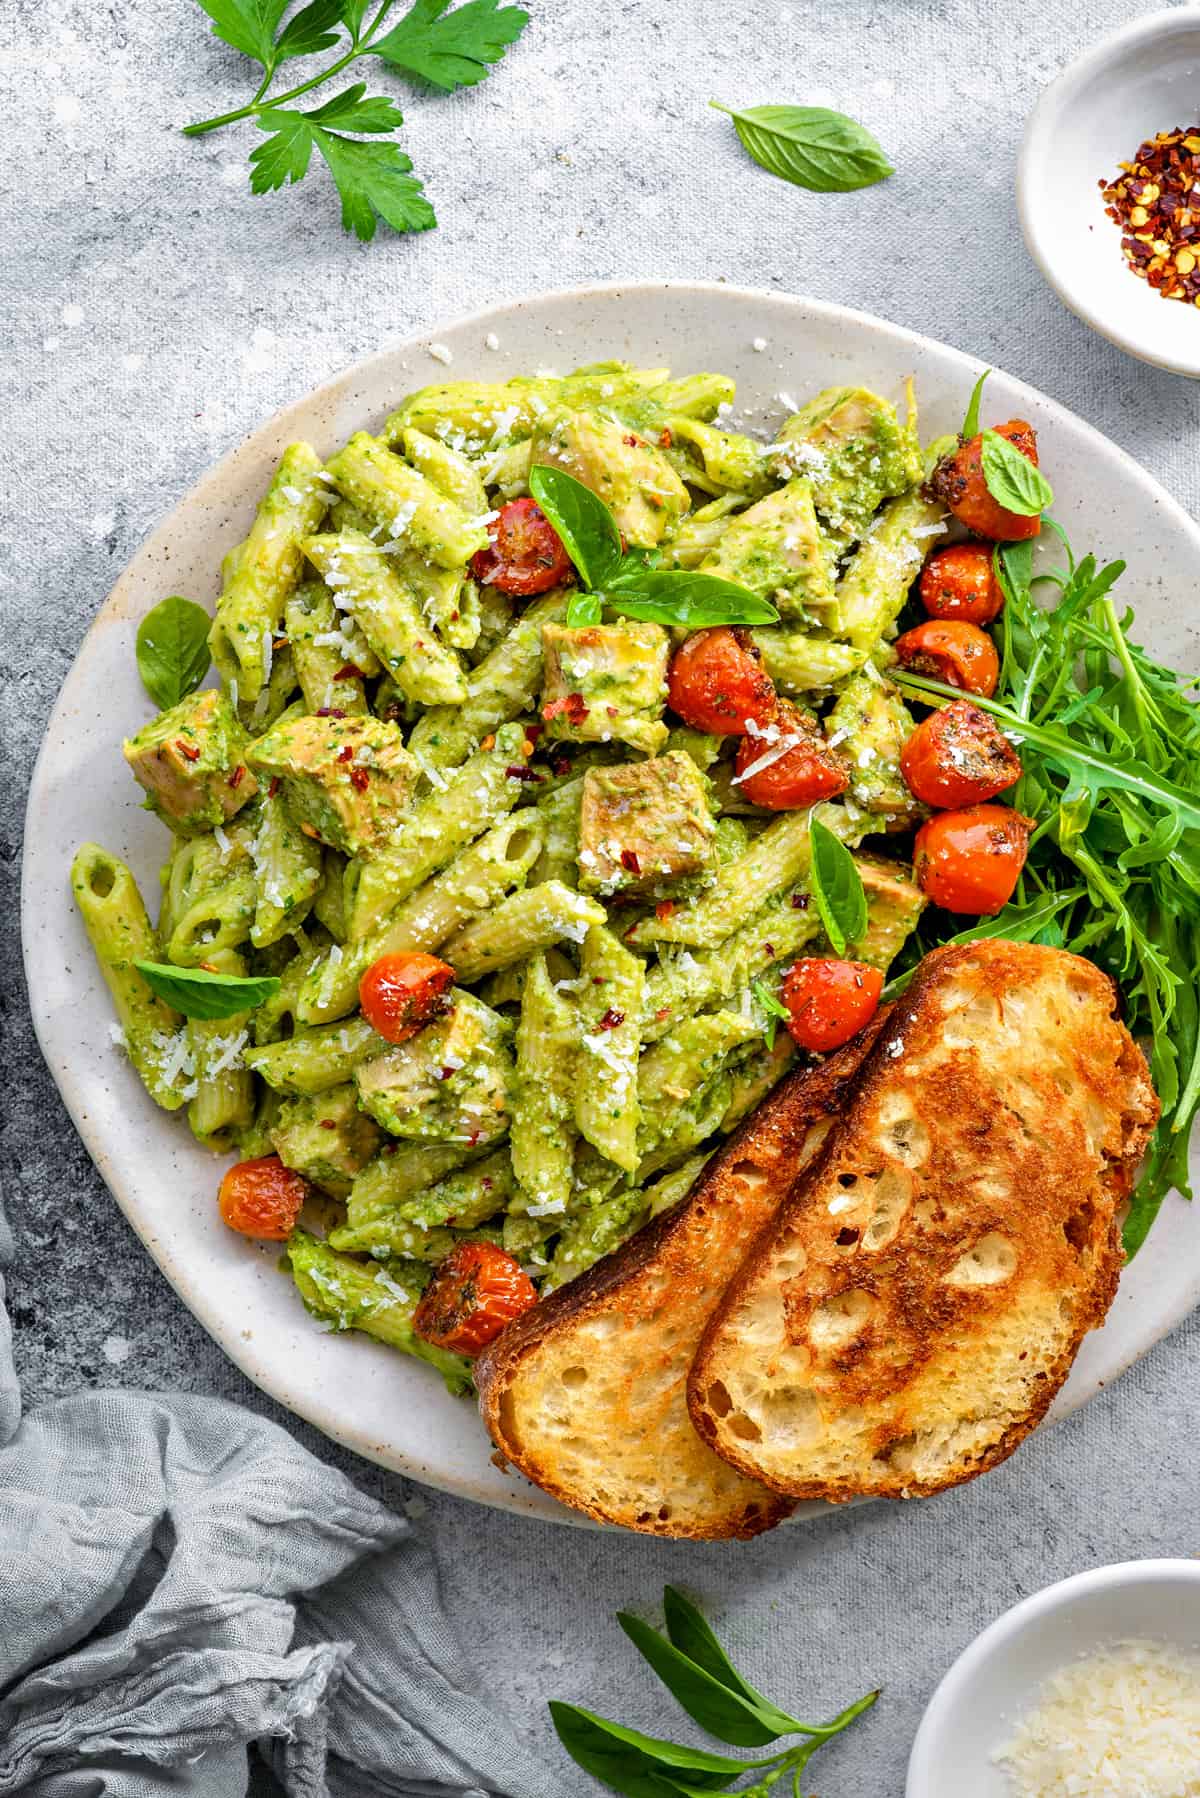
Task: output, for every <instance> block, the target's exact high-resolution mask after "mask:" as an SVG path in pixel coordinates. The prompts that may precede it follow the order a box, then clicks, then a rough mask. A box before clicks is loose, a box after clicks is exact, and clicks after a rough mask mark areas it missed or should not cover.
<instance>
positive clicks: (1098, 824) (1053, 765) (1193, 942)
mask: <svg viewBox="0 0 1200 1798" xmlns="http://www.w3.org/2000/svg"><path fill="white" fill-rule="evenodd" d="M1044 522H1045V523H1046V525H1047V526H1048V527H1049V529H1050V530H1051V531H1053V532H1054V533H1055V534H1056V535H1058V536H1059V537H1060V539H1061V540H1062V543H1063V545H1064V549H1065V554H1066V567H1065V568H1058V569H1055V570H1053V571H1051V572H1048V573H1045V574H1041V575H1035V574H1034V573H1033V548H1032V544H1031V543H1030V542H1029V541H1026V542H1023V543H1010V544H1002V545H999V546H998V547H997V549H996V552H995V569H996V575H997V578H998V580H999V581H1000V584H1001V586H1002V588H1003V591H1004V595H1005V602H1006V603H1005V607H1004V611H1003V612H1002V613H1001V616H1000V619H999V624H998V633H997V634H998V637H999V647H1000V649H1001V652H1002V665H1001V675H1000V683H999V686H998V688H997V691H996V694H995V696H994V698H992V699H984V698H981V697H980V696H978V695H973V696H972V703H973V704H975V705H978V706H980V707H981V708H982V709H983V710H985V711H987V712H989V713H990V714H991V715H992V717H993V718H995V720H996V722H997V723H998V724H999V725H1000V727H1001V728H1002V729H1003V730H1004V731H1005V732H1006V733H1007V734H1008V735H1009V736H1010V737H1011V738H1012V739H1013V740H1014V741H1015V742H1016V743H1017V745H1018V748H1019V750H1020V754H1021V761H1022V764H1023V767H1024V772H1023V774H1022V776H1021V779H1020V781H1019V782H1018V784H1017V786H1016V787H1014V788H1013V789H1012V791H1011V792H1010V793H1006V794H1005V799H1006V800H1007V801H1009V802H1010V803H1011V804H1012V805H1013V806H1015V807H1016V809H1017V810H1018V811H1020V812H1023V813H1025V815H1026V816H1027V817H1030V818H1032V819H1034V820H1035V829H1034V832H1033V836H1032V838H1031V840H1030V853H1029V859H1028V861H1027V863H1026V867H1025V872H1024V874H1023V876H1022V879H1021V882H1020V885H1019V886H1018V888H1017V891H1016V893H1015V895H1014V897H1013V900H1012V902H1011V903H1010V904H1009V905H1007V906H1006V907H1005V908H1004V910H1003V911H1002V912H1000V913H999V914H998V915H997V916H996V917H994V918H988V919H986V920H983V921H982V922H981V923H979V924H977V925H975V926H973V927H972V928H971V929H969V930H965V931H963V932H961V933H960V934H959V935H958V936H956V937H955V938H954V939H953V940H954V941H955V942H972V941H975V940H976V939H978V938H980V937H1007V938H1009V939H1017V940H1020V941H1027V942H1039V943H1051V944H1054V945H1056V946H1058V947H1061V948H1066V949H1070V950H1074V951H1075V952H1076V953H1077V954H1080V955H1086V956H1088V957H1089V959H1090V960H1092V961H1094V962H1095V963H1096V964H1097V965H1098V966H1099V967H1101V968H1104V969H1105V970H1106V971H1107V972H1108V973H1109V974H1111V975H1112V976H1113V978H1114V979H1116V980H1117V981H1119V982H1120V984H1121V988H1122V991H1123V994H1124V999H1125V1006H1126V1021H1127V1023H1128V1024H1129V1027H1130V1029H1131V1030H1132V1031H1133V1033H1134V1035H1135V1036H1137V1037H1138V1038H1139V1039H1141V1040H1142V1041H1143V1042H1145V1044H1146V1046H1147V1050H1148V1053H1149V1057H1150V1071H1151V1074H1152V1076H1153V1079H1154V1085H1155V1088H1156V1089H1157V1092H1158V1095H1159V1098H1160V1099H1161V1100H1162V1118H1161V1120H1160V1122H1159V1125H1158V1128H1157V1130H1156V1131H1155V1133H1154V1137H1153V1139H1152V1141H1151V1145H1150V1152H1149V1154H1148V1156H1147V1158H1146V1163H1145V1167H1144V1169H1143V1173H1142V1176H1141V1179H1140V1181H1139V1183H1138V1186H1137V1189H1136V1191H1135V1193H1134V1196H1133V1202H1132V1204H1131V1207H1130V1210H1129V1215H1128V1218H1127V1220H1126V1223H1125V1249H1126V1253H1127V1254H1129V1255H1132V1254H1133V1253H1134V1252H1135V1251H1136V1250H1137V1249H1138V1248H1139V1247H1140V1246H1141V1244H1142V1243H1143V1242H1144V1241H1145V1238H1146V1234H1147V1232H1148V1230H1149V1229H1150V1226H1151V1224H1152V1223H1153V1221H1154V1218H1155V1216H1156V1215H1157V1212H1158V1210H1159V1207H1160V1206H1161V1204H1162V1202H1163V1200H1164V1198H1165V1197H1166V1195H1167V1194H1168V1193H1169V1192H1170V1191H1172V1190H1173V1189H1174V1190H1176V1191H1178V1192H1180V1193H1182V1194H1183V1195H1184V1196H1185V1197H1187V1198H1190V1197H1191V1196H1192V1195H1191V1188H1190V1186H1189V1183H1188V1140H1189V1137H1190V1134H1191V1127H1192V1123H1193V1120H1194V1118H1195V1116H1196V1113H1197V1110H1198V1109H1200V1001H1198V997H1197V981H1196V970H1197V968H1200V705H1197V703H1196V699H1195V696H1194V689H1195V686H1196V682H1195V681H1194V680H1186V679H1184V678H1182V677H1181V676H1180V675H1178V674H1177V673H1175V672H1174V671H1173V670H1171V669H1169V668H1166V667H1164V666H1163V665H1162V664H1161V663H1159V662H1156V661H1154V660H1153V658H1152V657H1151V656H1149V655H1148V654H1147V653H1146V651H1145V650H1144V649H1142V648H1141V647H1140V646H1139V645H1138V644H1136V643H1135V642H1133V641H1132V640H1131V639H1130V636H1129V631H1130V627H1131V624H1132V613H1131V612H1129V611H1125V612H1120V611H1118V608H1117V605H1116V602H1115V600H1114V598H1113V587H1114V586H1115V584H1116V582H1117V580H1118V578H1119V577H1120V575H1121V574H1122V572H1123V571H1124V566H1125V565H1124V563H1123V562H1111V563H1109V564H1108V565H1107V567H1103V568H1101V567H1099V566H1098V565H1097V562H1096V558H1095V557H1094V556H1091V555H1087V556H1083V557H1081V558H1080V559H1079V560H1076V558H1075V556H1074V555H1073V553H1072V551H1071V546H1070V544H1069V543H1068V542H1067V540H1066V537H1065V534H1064V533H1063V532H1062V530H1061V528H1060V527H1059V526H1058V525H1057V524H1056V523H1055V522H1054V520H1053V519H1049V518H1047V519H1046V520H1045V521H1044ZM1039 588H1041V589H1043V590H1045V589H1049V590H1050V592H1051V594H1052V596H1053V598H1054V603H1053V605H1052V606H1049V607H1047V606H1044V605H1042V604H1040V603H1039V599H1038V598H1037V597H1035V594H1036V590H1037V589H1039ZM895 679H896V680H897V681H898V682H899V684H900V685H901V686H903V687H904V688H906V689H907V690H908V691H909V692H910V693H911V694H912V695H913V696H914V697H916V698H920V699H923V700H925V701H926V702H927V703H929V704H934V703H940V702H941V701H943V700H951V699H957V698H961V694H960V693H959V692H958V691H957V690H956V689H954V688H949V687H943V686H942V685H941V683H939V682H936V681H928V680H924V679H922V678H921V677H920V676H917V675H913V674H909V673H907V672H905V671H904V670H902V669H897V670H896V671H895ZM929 928H930V926H929V925H926V926H925V928H924V929H923V930H922V931H921V932H919V933H918V936H917V938H916V939H915V941H914V944H913V945H912V946H911V947H910V948H909V950H908V951H906V963H908V962H909V961H910V960H911V961H912V962H913V963H914V964H915V959H916V957H918V956H919V955H920V954H921V953H922V952H923V950H924V949H926V948H928V947H930V946H931V942H930V941H929V940H923V939H924V938H925V936H926V931H927V930H928V929H929ZM932 928H933V929H934V930H936V924H935V925H933V926H932ZM909 978H911V967H910V966H907V967H906V970H905V971H902V972H900V973H898V974H897V976H896V977H895V978H894V979H893V980H892V982H891V983H890V984H889V987H888V989H887V991H888V996H892V995H894V994H895V993H897V992H899V991H902V990H903V987H904V986H905V984H906V983H907V981H908V979H909Z"/></svg>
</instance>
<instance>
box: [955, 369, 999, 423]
mask: <svg viewBox="0 0 1200 1798" xmlns="http://www.w3.org/2000/svg"><path fill="white" fill-rule="evenodd" d="M991 372H992V371H991V369H990V368H985V369H984V371H983V373H982V374H981V375H980V377H979V379H978V380H977V381H976V383H975V385H974V387H972V389H971V397H970V399H969V400H968V402H967V410H966V414H965V416H964V418H963V421H962V430H961V431H960V432H959V436H960V437H962V438H964V439H967V440H969V439H970V438H972V437H978V435H979V403H980V401H981V400H982V398H983V384H984V382H985V381H986V380H987V378H988V376H989V375H990V374H991Z"/></svg>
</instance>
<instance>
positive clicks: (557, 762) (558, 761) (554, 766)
mask: <svg viewBox="0 0 1200 1798" xmlns="http://www.w3.org/2000/svg"><path fill="white" fill-rule="evenodd" d="M574 765H575V764H574V763H573V762H572V760H571V758H570V756H569V755H568V754H567V753H566V751H565V750H564V751H563V752H562V753H561V754H560V755H556V756H555V758H554V760H553V761H552V762H551V764H550V768H551V772H552V773H554V774H557V775H559V776H560V777H561V776H562V775H564V774H569V773H570V772H571V769H572V768H573V767H574Z"/></svg>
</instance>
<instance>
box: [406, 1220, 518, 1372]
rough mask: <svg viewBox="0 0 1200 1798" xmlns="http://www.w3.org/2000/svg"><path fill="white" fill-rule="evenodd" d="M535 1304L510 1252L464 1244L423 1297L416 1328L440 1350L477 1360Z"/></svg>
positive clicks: (451, 1255) (486, 1245) (481, 1244)
mask: <svg viewBox="0 0 1200 1798" xmlns="http://www.w3.org/2000/svg"><path fill="white" fill-rule="evenodd" d="M536 1303H537V1293H536V1292H535V1290H534V1286H533V1281H532V1280H531V1279H530V1278H529V1275H528V1274H527V1273H526V1272H525V1271H524V1269H523V1268H521V1267H520V1266H519V1264H518V1263H517V1262H516V1261H515V1260H514V1258H513V1257H512V1256H511V1255H510V1254H509V1253H508V1251H507V1250H506V1249H502V1248H498V1247H497V1246H496V1244H495V1243H491V1242H460V1243H458V1244H457V1246H456V1247H455V1248H453V1249H452V1250H451V1251H450V1253H449V1255H447V1257H446V1259H445V1260H444V1261H443V1262H442V1263H441V1265H440V1267H439V1268H438V1270H437V1272H436V1273H435V1274H434V1276H433V1279H432V1280H431V1281H430V1282H429V1285H428V1286H427V1287H426V1288H425V1291H424V1292H423V1293H422V1295H421V1300H420V1303H419V1304H418V1306H417V1309H416V1311H415V1313H414V1314H413V1328H414V1330H415V1331H416V1333H417V1335H418V1336H420V1337H421V1339H422V1340H423V1341H424V1342H430V1343H432V1344H433V1345H434V1347H435V1348H443V1349H453V1350H454V1351H455V1352H456V1353H457V1354H460V1355H478V1354H479V1353H480V1351H481V1350H483V1349H485V1348H486V1347H487V1345H488V1343H489V1342H494V1341H495V1339H496V1337H497V1336H499V1334H500V1332H501V1330H503V1329H504V1328H505V1327H506V1326H507V1325H508V1324H510V1323H511V1322H512V1321H513V1319H514V1318H515V1317H520V1316H521V1314H522V1312H524V1311H528V1310H529V1308H530V1306H531V1305H534V1304H536Z"/></svg>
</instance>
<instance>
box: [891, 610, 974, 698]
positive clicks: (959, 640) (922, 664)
mask: <svg viewBox="0 0 1200 1798" xmlns="http://www.w3.org/2000/svg"><path fill="white" fill-rule="evenodd" d="M896 654H897V655H898V656H899V658H900V660H901V662H902V663H903V665H904V667H905V668H911V669H912V670H913V672H914V673H915V674H927V675H929V676H930V677H931V679H933V680H940V681H945V683H946V685H947V686H948V687H962V689H963V690H964V692H967V693H982V695H983V697H984V698H985V699H990V698H991V696H992V694H993V693H994V692H995V691H996V682H997V681H998V680H999V679H1000V658H999V656H998V655H997V654H996V645H995V644H994V643H993V642H992V639H991V638H990V637H989V636H988V634H987V632H986V631H981V630H980V628H979V626H978V625H977V624H962V623H960V622H959V621H958V620H957V619H953V618H950V619H947V620H945V621H943V620H941V619H938V618H930V619H928V620H927V621H926V622H925V623H924V624H918V625H917V626H916V627H915V628H914V629H913V630H911V631H905V633H904V635H903V636H902V637H897V639H896Z"/></svg>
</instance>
